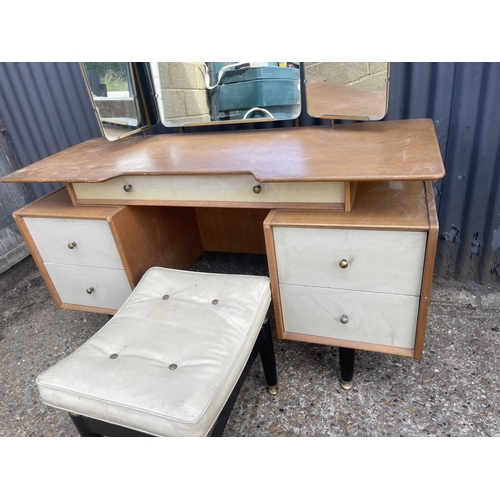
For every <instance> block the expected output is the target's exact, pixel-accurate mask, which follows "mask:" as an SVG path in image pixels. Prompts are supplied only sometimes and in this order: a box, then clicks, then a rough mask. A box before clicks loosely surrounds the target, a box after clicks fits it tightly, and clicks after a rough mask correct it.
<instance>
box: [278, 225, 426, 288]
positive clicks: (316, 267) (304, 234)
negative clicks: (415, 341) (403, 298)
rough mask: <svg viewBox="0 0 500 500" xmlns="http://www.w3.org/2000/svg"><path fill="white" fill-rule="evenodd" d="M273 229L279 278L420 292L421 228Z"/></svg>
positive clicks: (300, 282) (290, 281)
mask: <svg viewBox="0 0 500 500" xmlns="http://www.w3.org/2000/svg"><path fill="white" fill-rule="evenodd" d="M273 232H274V240H275V248H276V262H277V266H278V279H279V282H280V283H288V284H295V285H311V286H320V287H329V288H343V289H346V290H365V291H374V292H386V293H397V294H408V295H419V294H420V287H421V281H422V270H423V264H424V256H425V245H426V240H427V233H425V232H411V231H379V230H362V229H359V230H358V229H318V228H291V227H275V228H274V229H273ZM344 259H345V260H346V261H347V267H345V268H342V267H340V265H339V264H340V262H341V261H343V260H344Z"/></svg>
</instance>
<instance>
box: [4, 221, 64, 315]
mask: <svg viewBox="0 0 500 500" xmlns="http://www.w3.org/2000/svg"><path fill="white" fill-rule="evenodd" d="M12 215H13V217H14V221H15V222H16V224H17V227H18V228H19V232H20V233H21V236H22V237H23V239H24V241H25V243H26V245H27V247H28V250H29V251H30V253H31V257H32V258H33V260H34V261H35V264H36V267H37V268H38V270H39V271H40V275H41V276H42V278H43V280H44V281H45V285H46V286H47V288H48V290H49V292H50V295H51V296H52V299H53V300H54V302H55V304H56V306H57V307H58V308H61V307H62V300H61V298H60V297H59V294H58V293H57V290H56V287H55V285H54V283H53V282H52V280H51V278H50V275H49V273H48V271H47V269H46V267H45V263H44V262H43V259H42V256H41V255H40V252H39V251H38V248H37V246H36V244H35V241H34V240H33V238H32V237H31V234H30V232H29V229H28V226H27V225H26V223H25V222H24V219H23V217H20V216H19V215H18V214H17V213H16V212H14V213H13V214H12Z"/></svg>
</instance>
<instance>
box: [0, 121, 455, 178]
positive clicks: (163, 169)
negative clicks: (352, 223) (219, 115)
mask: <svg viewBox="0 0 500 500" xmlns="http://www.w3.org/2000/svg"><path fill="white" fill-rule="evenodd" d="M245 173H250V174H252V175H253V176H254V177H255V179H256V180H257V181H259V182H280V181H281V182H283V181H290V182H294V181H307V182H315V181H367V180H394V179H396V180H411V179H413V180H436V179H440V178H441V177H443V176H444V173H445V172H444V166H443V161H442V158H441V153H440V150H439V146H438V142H437V138H436V133H435V130H434V124H433V122H432V120H430V119H416V120H396V121H384V122H366V123H354V124H342V125H337V126H335V127H293V128H284V129H279V128H276V129H268V130H246V131H229V132H228V131H226V132H211V133H185V134H162V135H155V136H148V137H147V138H144V137H129V138H127V139H124V140H120V141H114V142H109V141H107V140H106V139H104V138H97V139H90V140H88V141H86V142H84V143H81V144H78V145H76V146H72V147H71V148H68V149H66V150H64V151H61V152H59V153H56V154H54V155H52V156H49V157H48V158H45V159H43V160H40V161H38V162H36V163H34V164H32V165H30V166H28V167H25V168H22V169H20V170H17V171H16V172H13V173H11V174H9V175H7V176H5V177H4V178H3V179H1V180H2V182H63V183H68V182H103V181H105V180H109V179H112V178H115V177H119V176H122V175H195V174H201V175H210V174H222V175H231V174H245Z"/></svg>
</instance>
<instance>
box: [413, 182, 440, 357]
mask: <svg viewBox="0 0 500 500" xmlns="http://www.w3.org/2000/svg"><path fill="white" fill-rule="evenodd" d="M424 185H425V194H426V198H427V211H428V216H429V233H428V235H427V246H426V250H425V260H424V269H423V273H422V288H421V293H420V305H419V310H418V320H417V332H416V336H415V358H416V359H422V353H423V350H424V339H425V331H426V328H427V315H428V312H429V303H430V298H431V289H432V279H433V275H434V261H435V259H436V249H437V241H438V233H439V222H438V217H437V212H436V201H435V199H434V189H433V187H432V182H430V181H427V182H425V183H424Z"/></svg>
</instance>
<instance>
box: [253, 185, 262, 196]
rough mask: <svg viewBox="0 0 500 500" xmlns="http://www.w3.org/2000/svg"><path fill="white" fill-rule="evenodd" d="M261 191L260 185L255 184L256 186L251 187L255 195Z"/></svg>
mask: <svg viewBox="0 0 500 500" xmlns="http://www.w3.org/2000/svg"><path fill="white" fill-rule="evenodd" d="M261 191H262V186H261V185H260V184H257V185H256V186H254V187H253V192H254V193H255V194H259V193H260V192H261Z"/></svg>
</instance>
